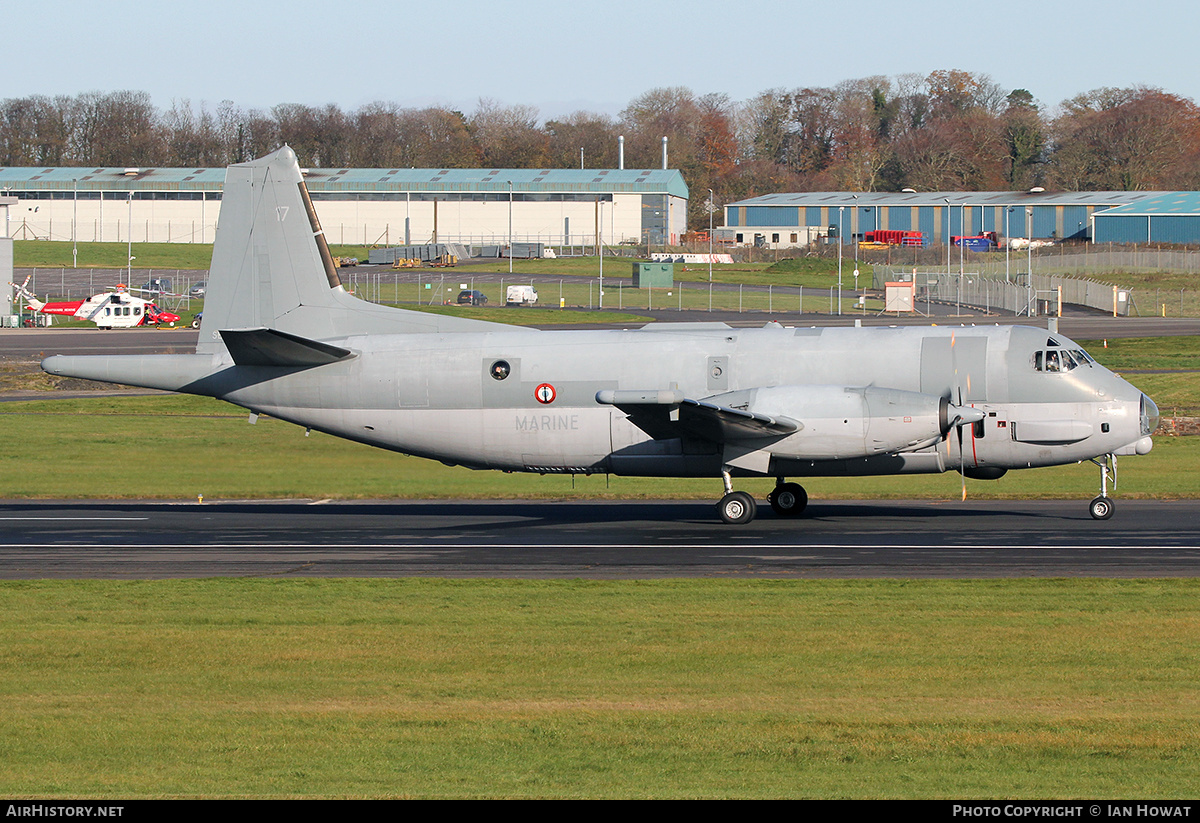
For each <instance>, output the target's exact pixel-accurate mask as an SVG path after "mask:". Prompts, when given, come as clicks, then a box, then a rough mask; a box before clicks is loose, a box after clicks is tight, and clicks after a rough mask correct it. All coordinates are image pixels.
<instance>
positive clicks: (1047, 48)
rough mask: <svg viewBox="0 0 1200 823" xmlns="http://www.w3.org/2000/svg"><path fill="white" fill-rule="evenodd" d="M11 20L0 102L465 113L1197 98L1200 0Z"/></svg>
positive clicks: (298, 9)
mask: <svg viewBox="0 0 1200 823" xmlns="http://www.w3.org/2000/svg"><path fill="white" fill-rule="evenodd" d="M3 19H4V27H3V29H4V33H5V37H4V49H3V53H4V55H5V59H4V65H3V68H2V69H0V99H3V98H12V97H25V96H28V95H33V94H43V95H49V96H54V95H60V94H63V95H69V96H74V95H77V94H80V93H82V92H87V91H100V92H112V91H119V90H126V89H128V90H136V91H145V92H148V93H149V94H150V96H151V98H152V99H153V101H154V103H155V104H156V105H157V106H158V107H160V108H162V109H167V108H170V106H171V104H172V103H173V102H174V101H176V100H189V101H191V103H192V104H193V105H194V106H195V105H198V104H200V103H201V102H203V103H204V104H205V105H206V106H207V107H208V108H210V109H213V108H215V107H216V105H217V104H219V103H220V102H221V101H222V100H232V101H233V102H234V103H236V104H237V105H238V106H240V107H242V108H260V109H269V108H270V107H272V106H274V105H276V104H278V103H303V104H307V105H316V106H321V105H325V104H328V103H336V104H337V105H339V106H340V107H341V108H342V109H343V110H346V111H352V110H354V109H356V108H358V107H359V106H362V105H365V104H367V103H371V102H374V101H380V100H382V101H390V102H394V103H397V104H400V105H401V106H405V107H423V106H430V105H439V106H449V107H451V108H455V109H459V110H461V111H463V112H466V113H468V114H469V113H470V112H471V111H473V110H474V109H475V108H476V106H477V104H478V101H479V100H480V99H481V98H490V99H492V100H495V101H496V102H498V103H500V104H503V105H513V104H520V105H529V106H534V107H536V108H537V109H538V112H539V116H540V118H541V119H550V118H554V117H561V116H563V115H566V114H569V113H571V112H574V111H579V110H584V111H592V112H600V113H605V114H610V115H614V116H615V115H617V114H619V113H620V111H621V110H622V109H623V108H625V106H626V105H627V104H628V103H629V102H630V101H631V100H633V99H634V98H635V97H637V96H638V95H640V94H642V93H643V92H646V91H649V90H650V89H653V88H656V87H660V86H685V87H687V88H690V89H691V90H692V91H693V92H695V93H696V94H697V95H700V94H707V93H710V92H717V93H724V94H728V95H729V96H730V98H732V99H733V100H734V101H743V100H749V99H750V98H752V97H754V96H755V95H757V94H759V93H760V92H762V91H766V90H768V89H774V88H784V89H794V88H802V87H814V86H832V85H835V84H837V83H839V82H841V81H843V80H849V79H854V78H860V77H867V76H871V75H885V76H888V77H895V76H896V75H900V74H906V73H917V74H921V75H926V74H928V73H929V72H931V71H934V70H937V69H961V70H965V71H970V72H974V73H983V74H987V75H990V77H991V79H992V80H993V81H994V82H996V83H997V84H999V85H1000V86H1001V87H1003V88H1004V89H1005V90H1011V89H1016V88H1024V89H1028V90H1029V91H1030V92H1032V93H1033V96H1034V97H1035V99H1037V100H1038V101H1039V103H1041V104H1042V105H1044V106H1046V107H1047V110H1049V111H1053V109H1054V108H1055V107H1056V106H1057V105H1058V104H1059V103H1060V102H1061V101H1062V100H1064V99H1066V98H1069V97H1072V96H1074V95H1076V94H1079V93H1081V92H1086V91H1090V90H1091V89H1095V88H1099V87H1102V86H1114V87H1126V86H1133V85H1147V86H1155V87H1159V88H1162V89H1164V90H1165V91H1167V92H1170V93H1172V94H1176V95H1179V96H1181V97H1186V98H1189V99H1192V100H1194V101H1196V100H1200V49H1198V48H1196V46H1195V42H1194V41H1195V37H1196V32H1197V31H1198V30H1200V3H1195V2H1190V3H1189V2H1175V1H1174V0H1141V2H1137V3H1130V2H1122V3H1117V2H1111V1H1110V0H1092V2H1088V3H1071V4H1067V3H1058V2H1054V0H1041V2H1032V1H1031V0H1004V2H1002V3H998V4H978V3H976V4H969V3H963V2H943V0H923V2H919V3H915V2H914V3H907V4H904V3H897V2H877V0H858V2H855V3H852V4H846V3H834V2H829V0H825V2H810V1H809V0H799V1H797V2H779V1H778V0H777V1H776V2H760V0H743V2H716V0H689V2H659V1H658V0H641V2H634V1H633V0H605V2H592V3H571V2H564V0H554V1H553V2H551V1H550V0H527V1H526V2H504V0H490V2H488V1H486V0H441V2H421V3H413V2H396V0H393V2H379V1H378V0H353V2H341V3H333V2H318V0H297V2H291V3H283V2H271V3H260V2H255V0H242V2H229V1H228V0H208V1H207V2H204V3H188V4H182V3H180V4H175V3H164V2H162V1H161V0H158V1H157V2H144V0H106V2H94V0H92V1H91V2H78V1H77V0H41V2H39V3H7V4H5V11H4V18H3Z"/></svg>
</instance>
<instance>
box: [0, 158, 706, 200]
mask: <svg viewBox="0 0 1200 823" xmlns="http://www.w3.org/2000/svg"><path fill="white" fill-rule="evenodd" d="M76 181H78V187H79V190H80V191H98V190H103V191H131V190H132V191H212V192H218V191H220V190H221V187H222V186H223V185H224V183H225V169H224V168H129V169H126V168H95V167H91V166H87V167H83V168H78V167H63V166H60V167H53V168H44V167H41V166H37V167H28V166H22V167H7V168H0V187H4V188H9V189H12V190H14V191H32V190H39V189H41V190H49V191H71V190H72V189H73V188H74V187H75V185H76ZM509 181H512V184H513V191H516V192H526V193H537V192H548V193H551V192H576V193H588V192H596V193H611V192H623V193H633V194H637V193H644V194H669V195H672V196H674V197H682V198H685V199H686V198H687V196H688V187H687V183H685V182H684V180H683V175H682V174H680V173H679V170H678V169H307V170H305V182H306V183H307V185H308V188H309V189H310V190H312V191H314V192H336V191H345V192H364V191H369V192H389V191H390V192H404V191H412V192H418V191H419V192H475V191H479V192H506V191H508V185H509Z"/></svg>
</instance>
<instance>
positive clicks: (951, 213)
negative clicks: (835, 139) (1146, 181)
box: [718, 191, 1200, 248]
mask: <svg viewBox="0 0 1200 823" xmlns="http://www.w3.org/2000/svg"><path fill="white" fill-rule="evenodd" d="M877 229H900V230H906V231H919V232H921V233H922V235H923V239H924V243H925V245H927V246H929V245H939V244H945V242H946V239H947V237H948V236H949V237H953V236H956V235H966V236H971V235H978V234H980V233H982V232H988V231H994V232H996V233H997V234H999V235H1001V236H1004V237H1024V238H1030V239H1054V240H1062V239H1070V240H1091V241H1093V242H1100V243H1107V242H1116V243H1145V242H1161V243H1180V244H1183V243H1200V192H1148V191H1132V192H1131V191H1099V192H1028V191H1014V192H899V193H884V192H857V193H856V192H798V193H791V194H768V195H764V196H762V197H754V198H751V199H748V200H740V201H738V202H736V203H730V204H728V205H727V206H725V228H724V230H722V231H721V233H720V234H719V236H718V239H723V240H726V241H727V242H730V243H733V244H734V245H752V244H755V243H757V244H758V245H760V246H766V247H768V248H787V247H789V246H803V245H807V243H808V242H809V237H810V235H815V236H827V235H832V236H841V237H842V238H843V240H844V241H845V242H849V241H850V238H851V237H858V236H861V235H863V234H865V233H866V232H869V231H875V230H877ZM814 239H815V238H814Z"/></svg>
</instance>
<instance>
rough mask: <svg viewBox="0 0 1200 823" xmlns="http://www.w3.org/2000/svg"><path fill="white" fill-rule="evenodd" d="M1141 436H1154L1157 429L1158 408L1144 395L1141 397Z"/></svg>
mask: <svg viewBox="0 0 1200 823" xmlns="http://www.w3.org/2000/svg"><path fill="white" fill-rule="evenodd" d="M1141 418H1142V434H1154V430H1155V429H1157V428H1158V419H1159V418H1158V406H1156V405H1154V401H1153V400H1151V399H1150V398H1149V397H1147V396H1146V395H1144V394H1143V395H1142V414H1141Z"/></svg>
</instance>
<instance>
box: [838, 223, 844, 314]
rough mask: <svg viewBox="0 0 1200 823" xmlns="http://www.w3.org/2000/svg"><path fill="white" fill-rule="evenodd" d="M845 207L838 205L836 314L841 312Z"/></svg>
mask: <svg viewBox="0 0 1200 823" xmlns="http://www.w3.org/2000/svg"><path fill="white" fill-rule="evenodd" d="M845 208H846V207H845V206H838V299H837V313H838V315H841V313H842V239H843V237H844V235H845V234H846V223H845V221H844V220H843V219H842V218H843V215H844V214H845Z"/></svg>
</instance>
